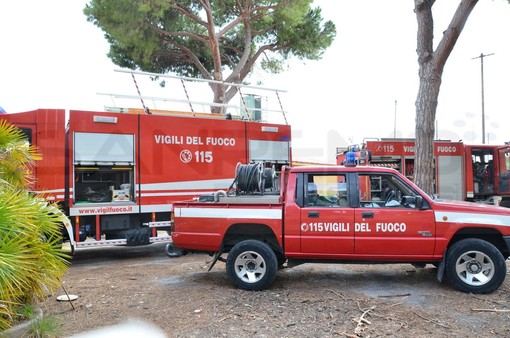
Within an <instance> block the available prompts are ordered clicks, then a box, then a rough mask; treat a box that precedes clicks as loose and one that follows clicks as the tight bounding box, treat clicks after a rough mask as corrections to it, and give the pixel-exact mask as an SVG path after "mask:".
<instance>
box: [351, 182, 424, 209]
mask: <svg viewBox="0 0 510 338" xmlns="http://www.w3.org/2000/svg"><path fill="white" fill-rule="evenodd" d="M359 190H360V207H362V208H414V205H413V203H411V202H412V198H413V197H416V195H417V194H416V193H415V192H414V191H413V190H411V189H410V188H409V187H408V186H407V185H406V184H405V183H404V182H402V181H401V180H400V179H399V178H398V177H397V176H394V175H381V174H363V175H359Z"/></svg>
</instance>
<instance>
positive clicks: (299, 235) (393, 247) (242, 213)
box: [172, 166, 510, 293]
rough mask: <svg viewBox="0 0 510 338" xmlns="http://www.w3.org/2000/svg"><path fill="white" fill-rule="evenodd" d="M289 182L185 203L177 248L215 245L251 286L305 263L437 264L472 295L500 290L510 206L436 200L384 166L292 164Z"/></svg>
mask: <svg viewBox="0 0 510 338" xmlns="http://www.w3.org/2000/svg"><path fill="white" fill-rule="evenodd" d="M279 182H280V183H279V186H280V187H281V189H280V191H279V192H267V191H265V188H263V187H262V188H260V191H259V192H251V193H247V194H245V195H242V194H240V193H239V190H238V191H237V192H236V194H235V195H234V196H230V193H225V192H218V193H217V194H216V195H215V196H214V198H210V199H209V201H200V200H198V201H189V202H179V203H175V204H174V205H173V215H174V220H173V225H172V241H173V249H174V252H175V253H176V254H179V253H184V252H192V251H200V252H208V253H209V254H210V255H211V256H214V259H213V260H212V263H211V266H210V268H211V267H212V266H213V265H214V264H215V263H216V262H217V260H220V261H223V262H226V270H227V274H228V276H229V278H230V279H231V280H232V282H233V283H234V284H235V285H236V286H237V287H239V288H242V289H247V290H262V289H265V288H267V287H268V286H270V284H271V283H272V282H273V280H274V279H275V277H276V275H277V270H278V268H281V267H285V266H286V267H292V266H296V265H298V264H302V263H332V262H336V263H343V264H345V263H358V264H359V263H411V264H413V265H414V266H416V267H424V266H425V265H426V264H433V265H435V266H436V267H437V276H438V280H439V281H440V282H442V281H443V279H446V280H447V281H448V282H449V283H450V285H451V286H453V287H454V288H456V289H458V290H460V291H463V292H468V293H490V292H492V291H494V290H496V289H498V288H499V287H500V285H501V284H502V283H503V281H504V279H505V276H506V259H507V258H508V257H509V255H510V209H508V208H503V207H497V206H493V205H484V204H475V203H471V202H454V201H446V200H441V199H437V198H436V199H434V198H431V197H430V196H428V195H427V194H426V193H424V192H423V191H422V190H420V189H419V188H418V187H417V186H416V185H414V184H413V183H412V182H411V181H410V180H409V179H407V178H406V177H405V176H403V175H402V174H400V173H399V172H397V171H396V170H394V169H390V168H384V167H372V166H335V167H295V168H285V167H284V168H283V169H282V171H281V175H280V177H279ZM459 189H460V187H459ZM206 200H207V199H206ZM226 253H228V256H227V257H226V259H224V258H223V257H222V255H223V254H226ZM285 264H286V265H285Z"/></svg>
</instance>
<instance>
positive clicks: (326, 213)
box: [298, 173, 354, 258]
mask: <svg viewBox="0 0 510 338" xmlns="http://www.w3.org/2000/svg"><path fill="white" fill-rule="evenodd" d="M302 177H303V184H302V185H301V186H302V189H303V191H301V192H298V193H302V194H303V195H304V200H303V207H302V208H301V229H300V231H301V235H300V237H301V252H302V253H308V254H318V255H320V256H321V257H323V258H327V257H328V256H329V257H334V256H336V255H342V254H352V253H354V228H353V225H354V224H353V221H354V209H353V207H352V206H351V201H350V198H349V189H348V184H347V180H346V175H345V174H331V173H328V174H320V173H317V174H312V173H309V174H306V175H304V176H302Z"/></svg>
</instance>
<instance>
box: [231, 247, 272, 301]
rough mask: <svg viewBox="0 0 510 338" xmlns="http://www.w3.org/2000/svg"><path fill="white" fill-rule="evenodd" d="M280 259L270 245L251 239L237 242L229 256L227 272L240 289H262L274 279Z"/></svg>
mask: <svg viewBox="0 0 510 338" xmlns="http://www.w3.org/2000/svg"><path fill="white" fill-rule="evenodd" d="M277 269H278V260H277V259H276V255H275V253H274V251H273V250H272V249H271V248H270V247H269V245H267V244H265V243H263V242H261V241H257V240H253V239H249V240H245V241H242V242H239V243H237V244H236V245H235V246H234V247H233V248H232V249H231V250H230V252H229V254H228V256H227V274H228V277H229V278H230V280H231V281H232V282H233V283H234V284H235V285H236V286H237V287H238V288H240V289H244V290H251V291H260V290H264V289H266V288H267V287H268V286H269V285H271V283H272V282H273V281H274V279H275V277H276V271H277Z"/></svg>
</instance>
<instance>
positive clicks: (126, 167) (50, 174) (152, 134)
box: [1, 109, 291, 252]
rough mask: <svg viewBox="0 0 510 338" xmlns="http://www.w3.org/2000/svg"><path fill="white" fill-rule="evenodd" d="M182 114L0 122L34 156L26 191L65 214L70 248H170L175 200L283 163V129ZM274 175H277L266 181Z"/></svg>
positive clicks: (92, 114) (53, 112) (40, 115)
mask: <svg viewBox="0 0 510 338" xmlns="http://www.w3.org/2000/svg"><path fill="white" fill-rule="evenodd" d="M207 115H208V116H207V117H204V114H203V115H202V116H201V117H194V116H195V114H193V116H191V114H189V115H185V114H180V115H179V116H176V115H169V114H166V115H164V114H157V113H152V114H129V113H112V112H98V111H79V110H71V111H65V110H62V109H37V110H34V111H27V112H22V113H14V114H3V115H1V118H2V119H6V120H8V121H10V122H11V123H12V124H14V125H16V126H18V127H19V128H21V129H22V130H23V131H24V132H25V133H26V135H27V137H28V140H29V142H30V143H31V144H33V145H36V146H37V147H38V149H39V151H40V152H41V153H42V160H41V161H38V162H37V164H36V167H35V169H34V177H35V180H34V183H33V186H32V187H31V188H32V190H33V191H34V192H36V193H38V194H42V195H43V196H45V197H46V198H47V199H48V200H49V201H53V202H58V203H59V204H60V205H61V206H62V208H63V210H64V212H65V213H66V214H67V215H68V216H69V218H70V220H71V223H72V227H66V228H67V232H65V231H64V232H65V233H64V239H69V241H70V243H71V248H72V250H73V252H74V248H75V247H78V248H79V247H86V246H100V245H119V244H127V245H142V244H149V243H152V242H155V241H169V240H170V237H169V236H168V235H167V234H166V231H160V233H162V234H163V235H161V234H160V236H158V230H167V229H169V226H170V222H169V221H170V210H171V205H172V203H173V202H175V201H177V200H182V199H187V198H190V197H191V196H196V195H202V194H204V193H213V192H216V191H218V190H220V189H226V188H228V187H229V185H231V184H232V181H233V179H234V172H235V168H236V165H237V164H238V162H243V163H249V162H260V163H263V165H264V167H266V168H269V169H270V170H272V171H274V172H277V171H278V170H279V169H280V167H281V166H283V165H288V164H289V163H290V160H291V159H290V156H291V155H290V154H291V152H290V138H291V130H290V126H289V125H282V124H271V123H265V122H254V121H246V120H236V119H226V118H225V116H221V117H217V118H213V115H212V114H207ZM272 176H273V177H275V175H272Z"/></svg>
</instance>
